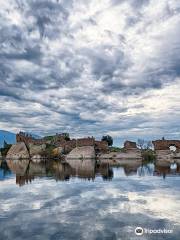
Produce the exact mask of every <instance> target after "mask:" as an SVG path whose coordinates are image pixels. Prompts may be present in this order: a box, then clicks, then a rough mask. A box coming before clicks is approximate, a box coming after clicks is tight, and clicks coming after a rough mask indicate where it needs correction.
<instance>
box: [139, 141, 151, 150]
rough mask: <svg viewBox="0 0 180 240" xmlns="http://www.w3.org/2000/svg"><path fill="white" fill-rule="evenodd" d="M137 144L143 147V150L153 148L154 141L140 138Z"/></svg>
mask: <svg viewBox="0 0 180 240" xmlns="http://www.w3.org/2000/svg"><path fill="white" fill-rule="evenodd" d="M137 146H138V147H139V148H140V149H141V150H143V149H144V150H148V149H151V148H152V142H151V141H146V140H144V139H138V141H137Z"/></svg>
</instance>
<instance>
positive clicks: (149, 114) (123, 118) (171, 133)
mask: <svg viewBox="0 0 180 240" xmlns="http://www.w3.org/2000/svg"><path fill="white" fill-rule="evenodd" d="M0 6H1V8H0V129H3V130H8V131H13V132H18V131H19V130H23V131H26V132H33V133H36V134H39V135H47V134H53V133H56V132H69V133H70V135H71V136H72V137H82V136H92V135H93V136H95V137H97V138H101V136H102V135H105V134H109V135H111V136H112V137H113V138H114V139H115V141H117V143H118V141H121V140H122V139H124V140H126V139H130V140H131V139H138V138H145V139H155V138H162V136H165V137H166V138H169V139H172V138H174V139H178V138H180V121H179V120H180V104H179V103H180V27H179V26H180V1H177V0H162V1H157V0H98V1H97V0H78V1H77V0H76V1H75V0H26V1H24V0H6V1H4V0H0Z"/></svg>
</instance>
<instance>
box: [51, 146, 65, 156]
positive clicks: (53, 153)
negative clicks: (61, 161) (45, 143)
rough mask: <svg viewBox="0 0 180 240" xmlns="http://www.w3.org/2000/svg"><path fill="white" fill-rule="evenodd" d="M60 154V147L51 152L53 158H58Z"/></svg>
mask: <svg viewBox="0 0 180 240" xmlns="http://www.w3.org/2000/svg"><path fill="white" fill-rule="evenodd" d="M62 153H63V148H62V147H57V148H55V149H53V151H52V155H53V157H60V156H61V154H62Z"/></svg>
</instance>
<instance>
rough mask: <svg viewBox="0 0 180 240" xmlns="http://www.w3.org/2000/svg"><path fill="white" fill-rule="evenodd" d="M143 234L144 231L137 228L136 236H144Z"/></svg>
mask: <svg viewBox="0 0 180 240" xmlns="http://www.w3.org/2000/svg"><path fill="white" fill-rule="evenodd" d="M143 233H144V230H143V228H142V227H137V228H136V229H135V234H136V235H138V236H141V235H143Z"/></svg>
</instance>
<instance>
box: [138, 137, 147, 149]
mask: <svg viewBox="0 0 180 240" xmlns="http://www.w3.org/2000/svg"><path fill="white" fill-rule="evenodd" d="M144 143H145V141H144V139H138V141H137V145H138V147H140V149H143V147H144Z"/></svg>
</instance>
